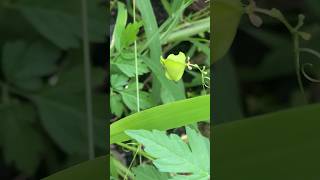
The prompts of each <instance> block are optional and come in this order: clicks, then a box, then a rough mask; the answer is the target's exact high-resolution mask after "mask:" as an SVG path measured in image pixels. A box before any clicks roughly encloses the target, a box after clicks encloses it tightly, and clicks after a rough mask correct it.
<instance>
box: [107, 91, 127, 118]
mask: <svg viewBox="0 0 320 180" xmlns="http://www.w3.org/2000/svg"><path fill="white" fill-rule="evenodd" d="M121 100H122V99H121V96H120V95H119V94H115V93H114V94H112V95H111V96H110V107H111V112H112V113H113V114H114V115H116V116H117V117H120V116H121V115H122V114H123V111H124V105H123V104H122V101H121Z"/></svg>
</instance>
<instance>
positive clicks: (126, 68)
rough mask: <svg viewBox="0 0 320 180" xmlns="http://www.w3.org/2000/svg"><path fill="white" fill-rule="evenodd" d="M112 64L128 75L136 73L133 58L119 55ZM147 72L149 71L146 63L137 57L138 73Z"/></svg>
mask: <svg viewBox="0 0 320 180" xmlns="http://www.w3.org/2000/svg"><path fill="white" fill-rule="evenodd" d="M113 64H114V65H116V66H117V67H118V68H119V70H120V71H121V72H123V73H124V74H125V75H126V76H128V77H134V76H135V74H136V70H135V61H134V59H126V58H124V57H123V56H119V57H118V58H117V60H116V61H115V62H114V63H113ZM147 72H149V69H148V67H147V65H146V64H144V63H143V62H142V61H141V59H138V75H142V74H145V73H147Z"/></svg>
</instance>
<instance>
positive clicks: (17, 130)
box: [0, 103, 46, 175]
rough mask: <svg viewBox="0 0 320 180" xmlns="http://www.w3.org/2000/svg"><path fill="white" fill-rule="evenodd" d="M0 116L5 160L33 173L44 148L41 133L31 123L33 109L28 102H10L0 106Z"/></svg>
mask: <svg viewBox="0 0 320 180" xmlns="http://www.w3.org/2000/svg"><path fill="white" fill-rule="evenodd" d="M0 116H1V121H0V130H1V132H0V136H1V137H0V138H1V139H2V141H0V142H2V144H1V146H2V150H3V155H4V159H5V162H6V163H7V164H8V165H14V166H15V167H17V168H18V169H19V170H21V171H22V172H24V173H26V174H27V175H33V174H34V173H35V171H36V170H37V168H38V166H39V164H40V162H41V160H42V156H41V154H42V153H44V151H45V148H46V146H45V144H44V143H45V141H44V139H43V135H42V134H41V133H40V132H39V131H38V130H37V129H36V128H35V127H34V126H33V124H32V123H33V122H34V121H35V119H36V113H35V109H34V108H33V107H32V106H31V105H30V104H23V105H22V104H17V103H12V104H9V105H6V106H0ZM22 150H23V153H22Z"/></svg>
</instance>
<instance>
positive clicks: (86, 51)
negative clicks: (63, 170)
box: [81, 0, 95, 160]
mask: <svg viewBox="0 0 320 180" xmlns="http://www.w3.org/2000/svg"><path fill="white" fill-rule="evenodd" d="M81 4H82V34H83V56H84V58H83V60H84V71H85V89H86V111H87V112H86V115H87V128H88V129H87V133H88V156H89V159H90V160H92V159H94V157H95V152H94V138H93V110H92V92H91V69H90V67H91V65H90V49H89V33H88V9H87V0H82V1H81Z"/></svg>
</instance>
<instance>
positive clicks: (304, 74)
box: [299, 48, 320, 83]
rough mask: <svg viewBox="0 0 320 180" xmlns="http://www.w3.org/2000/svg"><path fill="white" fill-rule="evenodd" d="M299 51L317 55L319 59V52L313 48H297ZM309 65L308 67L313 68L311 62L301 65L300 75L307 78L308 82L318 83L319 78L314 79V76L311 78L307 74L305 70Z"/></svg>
mask: <svg viewBox="0 0 320 180" xmlns="http://www.w3.org/2000/svg"><path fill="white" fill-rule="evenodd" d="M299 51H300V52H304V53H308V54H311V55H313V56H315V57H317V58H318V59H320V53H319V52H317V51H315V50H313V49H309V48H300V49H299ZM307 67H309V68H313V64H311V63H305V64H303V65H302V67H301V73H302V75H303V76H304V77H305V78H306V79H307V80H309V81H310V82H313V83H320V79H315V78H312V77H311V76H310V75H308V74H307V72H306V68H307Z"/></svg>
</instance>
